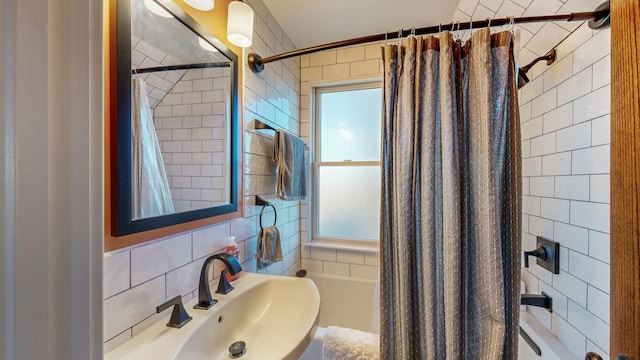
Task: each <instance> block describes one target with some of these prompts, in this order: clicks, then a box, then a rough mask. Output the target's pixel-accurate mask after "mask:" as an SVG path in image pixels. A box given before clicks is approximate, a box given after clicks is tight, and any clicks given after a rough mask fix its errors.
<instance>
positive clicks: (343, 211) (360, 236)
mask: <svg viewBox="0 0 640 360" xmlns="http://www.w3.org/2000/svg"><path fill="white" fill-rule="evenodd" d="M317 201H318V204H317V209H318V226H317V230H318V231H317V232H318V236H319V237H321V238H343V239H344V238H347V239H355V240H373V241H376V240H378V238H379V232H380V226H379V224H380V167H379V166H320V167H319V168H318V200H317Z"/></svg>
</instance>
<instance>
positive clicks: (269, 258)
mask: <svg viewBox="0 0 640 360" xmlns="http://www.w3.org/2000/svg"><path fill="white" fill-rule="evenodd" d="M254 257H255V259H256V260H257V263H258V269H262V268H263V267H264V266H266V265H269V264H271V263H274V262H278V261H282V243H281V242H280V231H278V227H277V226H275V225H274V226H267V227H265V228H263V229H261V230H260V234H258V252H257V253H256V254H255V256H254Z"/></svg>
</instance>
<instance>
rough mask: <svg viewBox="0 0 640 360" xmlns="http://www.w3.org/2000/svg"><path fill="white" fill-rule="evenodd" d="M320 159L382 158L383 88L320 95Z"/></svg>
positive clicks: (375, 159)
mask: <svg viewBox="0 0 640 360" xmlns="http://www.w3.org/2000/svg"><path fill="white" fill-rule="evenodd" d="M318 101H319V114H320V116H319V118H320V119H319V125H320V131H319V137H320V154H319V160H320V161H344V160H350V161H379V160H380V133H381V129H380V121H381V116H382V115H381V111H382V89H381V88H380V87H375V88H368V89H352V90H343V91H322V92H321V93H320V94H319V99H318Z"/></svg>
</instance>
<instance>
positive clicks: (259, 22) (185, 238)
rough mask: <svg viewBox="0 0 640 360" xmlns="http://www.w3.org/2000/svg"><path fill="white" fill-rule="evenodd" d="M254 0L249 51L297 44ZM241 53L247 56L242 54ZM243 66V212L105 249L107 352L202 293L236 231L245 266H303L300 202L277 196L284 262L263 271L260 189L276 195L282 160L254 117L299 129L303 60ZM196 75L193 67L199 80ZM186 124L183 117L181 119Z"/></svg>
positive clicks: (291, 269)
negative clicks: (204, 275) (173, 302)
mask: <svg viewBox="0 0 640 360" xmlns="http://www.w3.org/2000/svg"><path fill="white" fill-rule="evenodd" d="M249 2H250V5H251V6H252V7H253V8H254V10H255V12H256V17H255V22H256V26H254V29H255V32H254V45H253V48H252V49H247V50H248V51H252V52H257V53H259V54H261V55H262V56H269V55H273V54H277V53H281V52H284V51H288V50H293V49H294V46H293V44H292V43H291V41H290V40H289V39H288V37H287V36H286V34H284V33H283V32H282V29H281V28H280V26H279V25H278V23H277V22H276V21H275V20H274V19H273V17H272V16H271V14H270V13H269V12H268V11H267V9H266V7H265V6H264V4H263V3H262V1H261V0H250V1H249ZM239 59H240V61H243V62H244V61H245V60H244V58H243V57H242V56H239ZM244 73H245V78H244V95H245V98H244V106H245V108H244V121H245V126H244V128H245V131H244V145H245V148H244V152H243V153H244V172H243V173H244V184H245V188H244V217H243V218H240V219H235V220H232V221H228V222H224V223H221V224H216V225H214V226H209V227H205V228H200V229H197V230H194V231H191V232H187V233H183V234H177V235H174V236H170V237H167V238H161V239H157V240H154V241H151V242H148V243H145V244H141V245H139V246H135V247H132V248H127V249H122V250H117V251H113V252H110V253H106V254H105V256H104V270H103V278H104V279H103V280H104V281H103V283H104V290H103V291H104V341H105V351H107V352H108V351H109V350H111V349H113V348H114V347H116V346H118V345H120V344H122V343H123V342H125V341H127V340H129V339H130V338H131V337H133V336H135V335H137V334H139V333H140V332H141V331H143V330H144V329H146V328H147V327H149V326H150V325H152V324H154V323H155V322H157V321H161V320H162V321H165V318H167V317H168V316H170V312H165V313H162V314H155V307H156V306H157V305H160V304H161V303H163V302H164V301H166V300H167V299H170V298H172V297H173V296H175V295H177V294H180V295H181V296H182V297H183V301H184V302H187V301H190V300H191V299H193V298H194V297H196V296H197V289H198V280H199V276H200V270H201V268H202V264H203V263H204V260H205V259H206V257H207V256H209V255H211V254H213V253H216V252H219V251H222V250H224V248H225V247H226V245H227V243H228V239H229V237H230V236H235V237H236V241H237V242H238V246H239V249H240V261H241V263H242V267H243V269H244V271H250V272H263V273H268V274H276V275H293V274H295V272H296V271H297V270H298V269H299V268H300V205H299V202H294V201H289V202H287V201H273V204H274V205H275V207H276V209H277V223H276V224H277V226H278V228H279V230H280V234H281V237H282V253H283V261H281V262H278V263H275V264H272V265H270V266H268V267H266V268H264V269H261V270H260V271H257V269H256V264H255V260H254V259H253V258H252V256H253V254H255V252H256V241H257V239H256V238H257V234H258V231H259V229H260V227H259V221H258V218H259V213H260V209H261V208H260V207H257V206H255V202H254V196H255V195H257V194H260V195H264V196H265V197H273V193H274V190H275V186H274V184H275V166H274V164H273V162H272V161H271V157H272V153H273V140H272V138H273V133H268V132H264V131H262V132H261V133H258V132H257V131H255V130H254V126H253V120H254V119H260V120H261V121H263V122H266V123H268V124H270V125H272V126H274V127H281V128H284V129H287V130H289V131H291V132H293V133H295V134H299V116H300V111H299V109H298V101H299V93H300V79H299V78H300V62H299V59H290V60H287V61H284V62H278V63H274V64H268V65H267V66H266V69H265V71H264V72H263V73H262V74H258V75H256V74H253V73H251V70H249V68H248V67H246V66H245V69H244ZM196 75H198V74H193V77H194V79H195V78H196V77H198V76H196ZM202 78H204V76H202ZM186 80H189V79H186ZM191 80H193V79H191ZM203 91H205V90H203ZM160 106H161V105H160ZM161 110H162V109H161ZM185 116H186V115H185ZM187 122H188V121H187ZM183 125H184V121H182V122H181V124H180V126H181V127H183ZM187 126H188V125H187ZM176 175H177V174H176ZM263 221H264V223H265V224H266V225H271V224H272V223H273V222H274V213H273V210H271V209H269V210H266V211H265V214H264V215H263ZM221 266H222V265H221V263H220V262H219V261H215V262H214V265H213V267H212V268H213V270H212V272H211V275H213V274H215V275H216V279H214V280H212V282H211V284H212V286H215V284H216V283H217V276H218V275H219V273H220V271H221ZM211 278H212V279H213V276H211Z"/></svg>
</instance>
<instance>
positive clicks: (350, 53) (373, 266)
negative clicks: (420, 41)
mask: <svg viewBox="0 0 640 360" xmlns="http://www.w3.org/2000/svg"><path fill="white" fill-rule="evenodd" d="M300 74H301V75H300V76H301V87H300V91H301V96H300V135H301V136H302V137H303V139H305V140H306V141H307V143H308V144H311V143H312V142H311V129H312V128H313V126H312V125H311V121H312V120H313V119H312V117H311V114H310V109H311V100H312V99H313V96H314V94H313V87H316V86H323V85H325V86H326V85H334V84H342V83H349V82H358V81H359V82H362V81H363V80H365V81H366V80H368V79H371V80H374V81H375V80H380V79H381V78H382V58H381V49H380V44H368V45H360V46H353V47H347V48H341V49H337V50H329V51H323V52H320V53H315V54H310V55H304V56H301V57H300ZM302 207H303V211H302V214H301V224H303V226H301V238H302V241H303V242H305V241H311V226H312V222H311V218H310V216H309V214H311V201H303V202H302ZM371 221H372V222H373V221H378V219H371ZM301 266H302V268H303V269H305V270H307V271H308V272H312V273H318V274H329V275H340V276H346V277H355V278H363V279H372V280H375V279H376V278H377V275H378V253H377V252H370V251H358V250H342V249H327V248H319V247H305V246H303V247H302V260H301Z"/></svg>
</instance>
